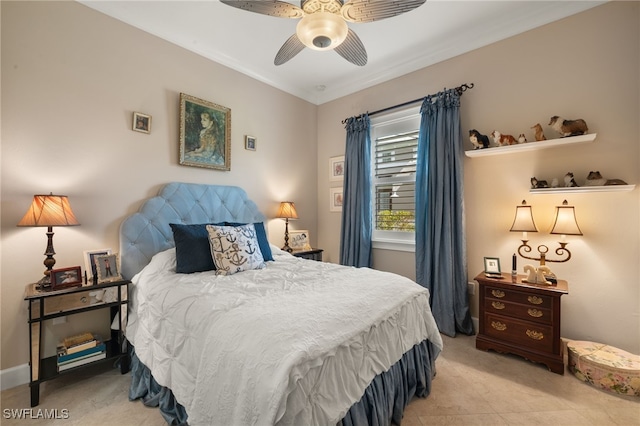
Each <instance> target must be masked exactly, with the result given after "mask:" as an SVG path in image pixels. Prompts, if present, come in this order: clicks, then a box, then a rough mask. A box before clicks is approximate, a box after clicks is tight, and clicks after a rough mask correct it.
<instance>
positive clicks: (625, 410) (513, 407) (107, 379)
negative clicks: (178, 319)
mask: <svg viewBox="0 0 640 426" xmlns="http://www.w3.org/2000/svg"><path fill="white" fill-rule="evenodd" d="M443 339H444V343H445V349H444V351H443V352H442V354H441V355H440V357H439V358H438V360H437V363H436V366H437V372H438V374H437V377H436V378H435V380H434V381H433V388H432V392H431V395H430V396H429V397H428V398H426V399H415V400H414V401H412V402H411V404H409V407H407V410H406V412H405V418H404V420H403V422H402V425H403V426H427V425H536V426H540V425H554V426H555V425H580V426H582V425H639V426H640V398H637V397H620V396H616V395H612V394H609V393H606V392H604V391H600V390H598V389H595V388H593V387H591V386H590V385H588V384H586V383H584V382H581V381H580V380H578V379H577V378H575V377H574V376H573V375H572V374H571V373H569V372H567V373H565V375H564V376H560V375H558V374H553V373H551V372H549V371H547V369H546V367H544V366H541V365H538V364H533V363H530V362H528V361H526V360H524V359H522V358H519V357H516V356H511V355H501V354H497V353H494V352H483V351H478V350H476V349H475V337H469V336H458V337H456V338H449V337H446V336H443ZM91 370H92V371H90V372H89V371H87V370H84V371H83V372H82V373H77V374H74V375H67V376H63V377H60V378H58V379H56V380H53V381H50V382H46V383H44V384H43V385H41V390H40V395H41V396H40V402H41V404H40V405H39V406H38V407H36V409H37V408H42V409H48V410H52V409H57V410H58V413H59V414H60V415H62V414H63V412H62V409H67V410H68V419H61V420H53V421H52V420H43V419H10V418H9V419H8V418H6V414H7V412H6V411H5V410H6V409H23V408H29V386H28V385H22V386H18V387H15V388H13V389H8V390H6V391H3V392H2V394H1V406H2V414H3V415H2V417H0V424H2V425H3V426H4V425H25V426H26V425H38V424H60V425H83V426H85V425H86V426H90V425H106V424H109V425H119V426H129V425H132V426H133V425H136V426H137V425H148V426H162V425H165V424H166V423H165V422H164V420H163V419H162V417H161V415H160V413H159V411H158V410H157V409H154V408H147V407H144V406H143V405H142V404H141V403H140V402H130V401H129V400H128V398H127V391H128V386H129V375H128V374H127V375H124V376H123V375H120V374H119V372H118V370H115V369H111V368H109V366H104V365H103V366H97V367H91ZM88 373H90V374H88ZM33 413H34V414H35V413H36V411H35V409H34V412H33Z"/></svg>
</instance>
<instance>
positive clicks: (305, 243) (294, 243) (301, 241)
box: [289, 230, 311, 251]
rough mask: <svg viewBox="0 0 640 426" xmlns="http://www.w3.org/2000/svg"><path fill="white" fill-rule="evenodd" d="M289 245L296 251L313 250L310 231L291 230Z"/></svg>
mask: <svg viewBox="0 0 640 426" xmlns="http://www.w3.org/2000/svg"><path fill="white" fill-rule="evenodd" d="M289 247H291V248H292V249H293V250H294V251H301V250H311V244H309V231H307V230H300V231H289Z"/></svg>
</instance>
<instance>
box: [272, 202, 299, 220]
mask: <svg viewBox="0 0 640 426" xmlns="http://www.w3.org/2000/svg"><path fill="white" fill-rule="evenodd" d="M276 217H277V218H280V219H297V218H298V212H297V211H296V206H295V205H294V204H293V202H292V201H283V202H281V203H280V208H279V209H278V214H277V215H276Z"/></svg>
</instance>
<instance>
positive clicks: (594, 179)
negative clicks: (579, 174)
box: [584, 171, 627, 186]
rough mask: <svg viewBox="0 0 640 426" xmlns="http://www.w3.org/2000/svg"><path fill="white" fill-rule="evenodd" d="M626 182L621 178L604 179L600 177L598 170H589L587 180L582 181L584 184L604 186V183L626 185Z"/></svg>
mask: <svg viewBox="0 0 640 426" xmlns="http://www.w3.org/2000/svg"><path fill="white" fill-rule="evenodd" d="M626 184H627V182H625V181H623V180H622V179H605V178H603V177H602V175H601V174H600V172H599V171H595V172H589V176H587V180H586V181H585V182H584V185H585V186H606V185H626Z"/></svg>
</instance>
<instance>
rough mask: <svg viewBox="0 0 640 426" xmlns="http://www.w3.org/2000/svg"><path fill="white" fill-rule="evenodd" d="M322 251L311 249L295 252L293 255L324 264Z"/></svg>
mask: <svg viewBox="0 0 640 426" xmlns="http://www.w3.org/2000/svg"><path fill="white" fill-rule="evenodd" d="M323 251H324V250H322V249H311V250H294V251H293V252H292V253H291V254H292V255H294V256H296V257H301V258H303V259H309V260H317V261H318V262H322V252H323Z"/></svg>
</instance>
